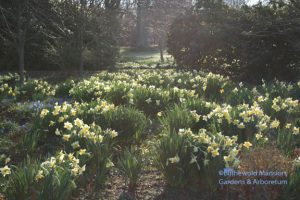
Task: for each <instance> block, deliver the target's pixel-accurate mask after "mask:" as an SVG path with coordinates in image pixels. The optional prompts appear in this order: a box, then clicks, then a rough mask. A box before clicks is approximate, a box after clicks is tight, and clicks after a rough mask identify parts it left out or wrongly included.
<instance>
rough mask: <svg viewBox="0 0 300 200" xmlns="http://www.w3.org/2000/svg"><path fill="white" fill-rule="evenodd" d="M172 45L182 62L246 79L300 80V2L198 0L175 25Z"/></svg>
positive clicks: (170, 42) (186, 65) (186, 64)
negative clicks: (235, 3) (235, 4)
mask: <svg viewBox="0 0 300 200" xmlns="http://www.w3.org/2000/svg"><path fill="white" fill-rule="evenodd" d="M168 48H169V52H170V54H172V55H173V56H174V58H175V60H176V61H177V63H178V65H179V66H181V67H186V68H198V69H199V68H200V69H204V70H209V71H214V72H217V73H222V74H226V75H229V76H232V77H234V78H237V79H240V80H246V81H252V82H253V81H254V82H256V81H260V80H261V79H265V80H271V79H273V78H274V77H276V78H278V79H281V80H288V81H291V80H296V79H298V78H299V71H300V2H299V1H296V0H289V1H283V0H272V1H268V2H264V3H261V2H260V3H258V4H257V5H254V6H251V7H250V6H246V5H244V6H241V7H240V8H236V7H231V6H228V4H224V2H223V1H221V0H220V1H213V0H198V1H197V3H196V5H195V7H194V8H193V10H192V12H190V13H188V14H186V15H184V16H182V17H180V18H178V19H177V20H175V22H174V23H173V25H172V27H171V30H170V34H169V37H168Z"/></svg>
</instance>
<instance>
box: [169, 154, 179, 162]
mask: <svg viewBox="0 0 300 200" xmlns="http://www.w3.org/2000/svg"><path fill="white" fill-rule="evenodd" d="M168 160H169V162H170V163H172V164H174V163H178V162H179V161H180V158H179V156H178V155H176V156H175V157H173V158H169V159H168Z"/></svg>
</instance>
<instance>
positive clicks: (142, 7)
mask: <svg viewBox="0 0 300 200" xmlns="http://www.w3.org/2000/svg"><path fill="white" fill-rule="evenodd" d="M146 1H147V0H138V5H137V18H136V19H137V24H136V34H137V36H136V42H135V45H136V47H137V48H139V49H145V48H148V47H149V43H148V38H147V30H146V7H147V5H146V4H147V2H146Z"/></svg>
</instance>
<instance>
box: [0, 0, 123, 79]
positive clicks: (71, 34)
mask: <svg viewBox="0 0 300 200" xmlns="http://www.w3.org/2000/svg"><path fill="white" fill-rule="evenodd" d="M119 6H120V0H61V1H50V0H11V1H7V0H1V1H0V11H1V13H0V37H1V38H0V39H1V40H0V42H1V47H0V66H1V70H12V69H17V68H18V69H19V72H20V74H21V80H23V74H24V70H27V69H35V70H41V69H43V70H45V69H51V70H54V69H64V70H78V71H80V72H81V73H82V71H83V70H84V69H86V68H89V69H101V68H105V67H108V66H113V65H114V62H115V59H116V55H117V53H118V48H117V34H118V27H119V25H118V20H117V14H118V9H119ZM16 58H18V59H16Z"/></svg>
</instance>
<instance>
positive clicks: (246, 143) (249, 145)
mask: <svg viewBox="0 0 300 200" xmlns="http://www.w3.org/2000/svg"><path fill="white" fill-rule="evenodd" d="M243 146H244V147H246V148H247V149H249V148H250V147H252V144H251V143H250V142H244V144H243Z"/></svg>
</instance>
